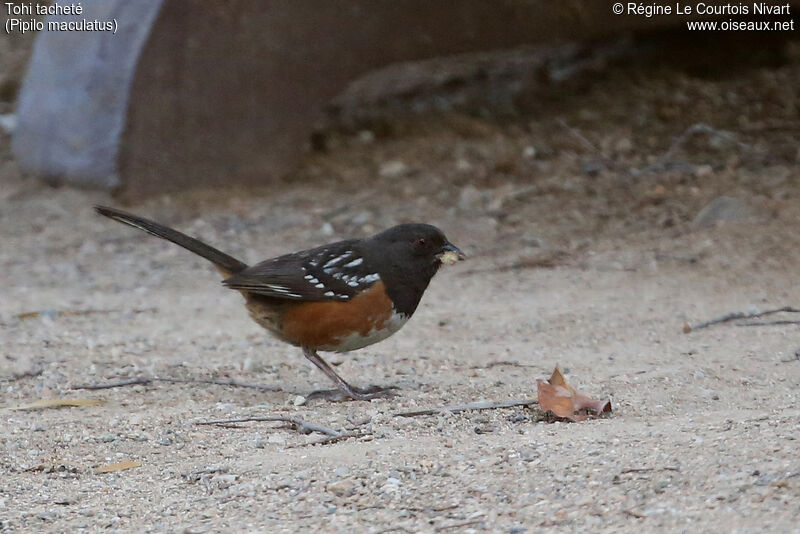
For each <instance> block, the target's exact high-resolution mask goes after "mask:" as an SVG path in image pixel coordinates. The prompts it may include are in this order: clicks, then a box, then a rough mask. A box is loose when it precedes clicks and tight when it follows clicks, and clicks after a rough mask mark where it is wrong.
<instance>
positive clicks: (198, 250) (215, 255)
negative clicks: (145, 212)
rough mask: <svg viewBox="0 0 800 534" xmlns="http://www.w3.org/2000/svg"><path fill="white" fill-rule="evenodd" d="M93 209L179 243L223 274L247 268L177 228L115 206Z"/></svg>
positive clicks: (234, 272) (230, 273) (226, 274)
mask: <svg viewBox="0 0 800 534" xmlns="http://www.w3.org/2000/svg"><path fill="white" fill-rule="evenodd" d="M94 209H95V211H96V212H97V213H99V214H100V215H105V216H106V217H108V218H110V219H114V220H115V221H119V222H121V223H125V224H127V225H129V226H133V227H134V228H139V229H140V230H144V231H145V232H147V233H148V234H151V235H154V236H156V237H160V238H161V239H166V240H167V241H172V242H173V243H175V244H176V245H180V246H182V247H183V248H185V249H186V250H189V251H191V252H194V253H195V254H197V255H198V256H202V257H203V258H205V259H207V260H208V261H210V262H211V263H213V264H214V265H215V266H216V267H217V269H219V270H220V271H221V272H222V274H223V275H224V276H230V275H232V274H236V273H238V272H240V271H243V270H245V269H246V268H247V264H246V263H243V262H241V261H239V260H237V259H236V258H234V257H232V256H228V255H227V254H225V253H224V252H221V251H219V250H217V249H215V248H214V247H212V246H209V245H206V244H205V243H203V242H202V241H198V240H197V239H195V238H193V237H189V236H188V235H186V234H183V233H181V232H179V231H177V230H173V229H172V228H167V227H166V226H164V225H161V224H158V223H157V222H153V221H151V220H148V219H145V218H144V217H139V216H138V215H134V214H132V213H128V212H125V211H122V210H118V209H116V208H109V207H106V206H95V207H94Z"/></svg>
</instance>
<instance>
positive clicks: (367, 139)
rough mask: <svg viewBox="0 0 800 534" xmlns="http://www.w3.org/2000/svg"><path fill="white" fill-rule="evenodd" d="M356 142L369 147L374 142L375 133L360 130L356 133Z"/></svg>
mask: <svg viewBox="0 0 800 534" xmlns="http://www.w3.org/2000/svg"><path fill="white" fill-rule="evenodd" d="M358 140H359V141H361V143H362V144H364V145H369V144H372V143H374V142H375V133H374V132H372V131H371V130H361V131H360V132H358Z"/></svg>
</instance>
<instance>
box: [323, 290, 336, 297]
mask: <svg viewBox="0 0 800 534" xmlns="http://www.w3.org/2000/svg"><path fill="white" fill-rule="evenodd" d="M333 295H334V292H333V291H326V292H325V296H326V297H332V296H333Z"/></svg>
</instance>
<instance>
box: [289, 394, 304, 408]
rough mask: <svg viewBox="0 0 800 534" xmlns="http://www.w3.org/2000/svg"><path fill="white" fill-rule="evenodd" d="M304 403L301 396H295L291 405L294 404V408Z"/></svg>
mask: <svg viewBox="0 0 800 534" xmlns="http://www.w3.org/2000/svg"><path fill="white" fill-rule="evenodd" d="M305 403H306V398H305V397H304V396H302V395H298V396H296V397H295V398H294V400H293V401H292V404H294V405H295V406H302V405H304V404H305Z"/></svg>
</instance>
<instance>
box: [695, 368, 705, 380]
mask: <svg viewBox="0 0 800 534" xmlns="http://www.w3.org/2000/svg"><path fill="white" fill-rule="evenodd" d="M694 377H695V378H697V379H701V378H705V377H706V374H705V373H704V372H703V371H702V370H700V369H695V370H694Z"/></svg>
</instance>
